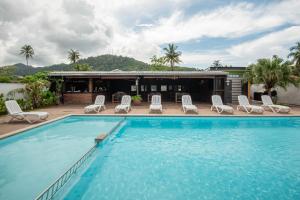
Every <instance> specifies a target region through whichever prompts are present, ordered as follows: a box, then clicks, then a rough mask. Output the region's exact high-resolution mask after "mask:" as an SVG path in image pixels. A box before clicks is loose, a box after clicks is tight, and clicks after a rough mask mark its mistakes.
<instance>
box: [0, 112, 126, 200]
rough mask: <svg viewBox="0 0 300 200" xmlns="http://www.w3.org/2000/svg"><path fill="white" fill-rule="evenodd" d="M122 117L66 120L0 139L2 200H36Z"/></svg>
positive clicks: (78, 117)
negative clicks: (35, 199)
mask: <svg viewBox="0 0 300 200" xmlns="http://www.w3.org/2000/svg"><path fill="white" fill-rule="evenodd" d="M121 119H122V118H120V117H106V118H99V117H80V116H76V117H67V118H65V119H62V120H58V121H56V122H53V123H49V124H47V125H43V126H40V127H37V128H34V129H31V130H28V131H25V132H23V133H21V134H18V135H15V136H12V137H9V138H7V139H3V140H0V199H3V200H4V199H5V200H15V199H18V200H19V199H24V200H25V199H34V198H35V197H36V196H37V195H38V194H39V193H40V192H42V191H43V190H44V189H45V188H46V187H48V186H49V185H50V184H51V183H52V182H53V181H55V180H56V179H57V178H58V176H59V175H61V174H62V173H64V172H65V171H66V170H67V169H68V168H69V167H70V165H72V164H73V163H74V162H76V161H77V160H78V159H79V157H80V156H82V155H83V154H84V153H85V152H86V151H87V150H88V149H89V148H90V147H91V146H92V145H93V144H94V138H95V137H96V136H97V135H99V133H101V132H107V131H109V130H110V129H112V128H113V127H114V126H115V125H116V124H117V123H118V122H119V121H120V120H121Z"/></svg>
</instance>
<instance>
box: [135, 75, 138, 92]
mask: <svg viewBox="0 0 300 200" xmlns="http://www.w3.org/2000/svg"><path fill="white" fill-rule="evenodd" d="M135 85H136V95H139V78H136V80H135Z"/></svg>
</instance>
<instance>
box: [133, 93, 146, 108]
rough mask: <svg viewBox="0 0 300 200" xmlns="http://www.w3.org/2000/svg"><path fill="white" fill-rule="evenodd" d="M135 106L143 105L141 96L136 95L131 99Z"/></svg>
mask: <svg viewBox="0 0 300 200" xmlns="http://www.w3.org/2000/svg"><path fill="white" fill-rule="evenodd" d="M131 99H132V102H133V105H135V106H139V105H141V104H142V100H143V99H142V97H141V96H140V95H135V96H132V97H131Z"/></svg>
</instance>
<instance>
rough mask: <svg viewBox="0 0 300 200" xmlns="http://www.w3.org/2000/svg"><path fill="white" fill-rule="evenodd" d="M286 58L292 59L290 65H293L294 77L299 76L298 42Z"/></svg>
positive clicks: (299, 44)
mask: <svg viewBox="0 0 300 200" xmlns="http://www.w3.org/2000/svg"><path fill="white" fill-rule="evenodd" d="M290 51H291V52H290V53H289V55H288V58H290V57H292V63H293V64H295V72H296V75H298V76H300V42H297V43H296V45H295V46H293V47H291V48H290Z"/></svg>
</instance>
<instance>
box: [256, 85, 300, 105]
mask: <svg viewBox="0 0 300 200" xmlns="http://www.w3.org/2000/svg"><path fill="white" fill-rule="evenodd" d="M263 91H264V88H263V85H259V84H254V85H252V86H251V98H252V99H253V96H254V92H263ZM276 91H277V95H278V103H283V104H291V105H300V88H296V87H295V86H293V85H290V86H289V87H287V90H284V89H283V88H276Z"/></svg>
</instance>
